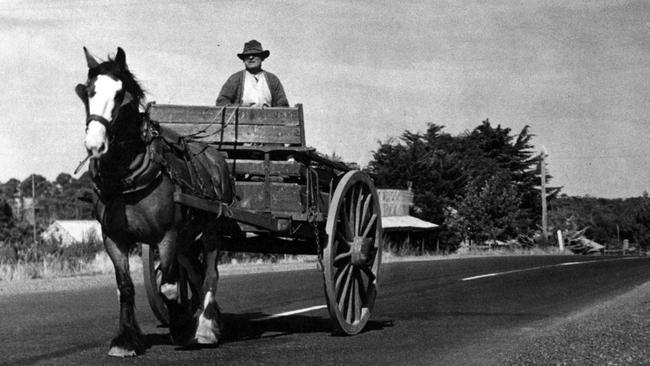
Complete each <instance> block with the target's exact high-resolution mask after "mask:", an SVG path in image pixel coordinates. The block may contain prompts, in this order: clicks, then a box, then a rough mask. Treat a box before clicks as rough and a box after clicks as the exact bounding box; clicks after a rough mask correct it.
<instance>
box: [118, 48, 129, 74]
mask: <svg viewBox="0 0 650 366" xmlns="http://www.w3.org/2000/svg"><path fill="white" fill-rule="evenodd" d="M115 62H117V64H118V65H119V66H120V69H122V70H126V69H127V67H126V54H124V50H123V49H122V47H118V48H117V55H115Z"/></svg>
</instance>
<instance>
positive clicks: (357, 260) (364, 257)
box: [351, 236, 373, 267]
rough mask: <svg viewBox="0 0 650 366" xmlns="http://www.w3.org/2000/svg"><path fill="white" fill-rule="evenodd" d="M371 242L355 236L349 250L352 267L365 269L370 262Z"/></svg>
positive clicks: (368, 239)
mask: <svg viewBox="0 0 650 366" xmlns="http://www.w3.org/2000/svg"><path fill="white" fill-rule="evenodd" d="M372 244H373V241H372V240H371V239H370V238H363V237H360V236H355V237H354V241H353V242H352V248H351V252H352V253H351V262H352V265H353V266H356V267H365V266H367V265H368V264H369V263H370V261H371V251H372V249H373V247H372Z"/></svg>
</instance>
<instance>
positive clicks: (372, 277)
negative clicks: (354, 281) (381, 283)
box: [362, 267, 377, 282]
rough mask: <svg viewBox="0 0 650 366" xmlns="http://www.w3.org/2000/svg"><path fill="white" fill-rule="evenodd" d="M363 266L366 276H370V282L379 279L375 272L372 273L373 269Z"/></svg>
mask: <svg viewBox="0 0 650 366" xmlns="http://www.w3.org/2000/svg"><path fill="white" fill-rule="evenodd" d="M362 268H363V273H365V274H366V276H368V280H369V281H370V282H374V281H375V280H376V279H377V276H375V274H374V273H372V269H370V268H369V267H362Z"/></svg>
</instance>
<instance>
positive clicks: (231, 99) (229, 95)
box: [216, 73, 240, 106]
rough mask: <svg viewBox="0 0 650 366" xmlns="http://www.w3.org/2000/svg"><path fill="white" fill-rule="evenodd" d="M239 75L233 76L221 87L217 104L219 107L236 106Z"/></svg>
mask: <svg viewBox="0 0 650 366" xmlns="http://www.w3.org/2000/svg"><path fill="white" fill-rule="evenodd" d="M239 74H240V73H235V74H233V75H231V76H230V77H229V78H228V80H226V82H225V84H223V86H222V87H221V91H220V92H219V96H218V97H217V102H216V104H217V105H218V106H222V105H230V104H236V103H237V98H238V93H239V90H238V88H239V84H240V83H239V77H238V76H239Z"/></svg>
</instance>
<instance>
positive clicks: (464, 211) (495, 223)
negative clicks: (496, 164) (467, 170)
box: [449, 171, 521, 243]
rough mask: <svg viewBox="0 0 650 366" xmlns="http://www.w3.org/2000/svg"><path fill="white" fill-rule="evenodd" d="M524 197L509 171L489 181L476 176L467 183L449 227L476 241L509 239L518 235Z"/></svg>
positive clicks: (502, 172)
mask: <svg viewBox="0 0 650 366" xmlns="http://www.w3.org/2000/svg"><path fill="white" fill-rule="evenodd" d="M520 204H521V196H520V194H519V193H518V192H517V188H516V186H515V185H514V184H513V183H512V181H511V179H510V177H509V174H508V173H507V172H506V171H499V172H497V173H496V174H495V175H493V176H492V177H490V178H489V179H488V180H486V181H483V180H482V179H474V180H472V181H471V182H470V183H469V184H468V186H467V192H466V194H465V197H464V198H463V199H462V200H461V201H460V203H459V205H458V208H457V211H456V214H455V215H453V216H450V217H449V226H450V227H451V228H453V229H455V230H457V231H458V232H460V233H462V235H463V236H464V237H465V238H467V239H469V240H470V242H473V243H481V242H485V241H488V242H490V243H494V241H495V240H499V239H506V238H507V237H508V236H510V237H512V236H514V235H515V234H516V232H517V229H516V223H517V218H518V216H519V215H520V214H521V213H520V211H521V210H520Z"/></svg>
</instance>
